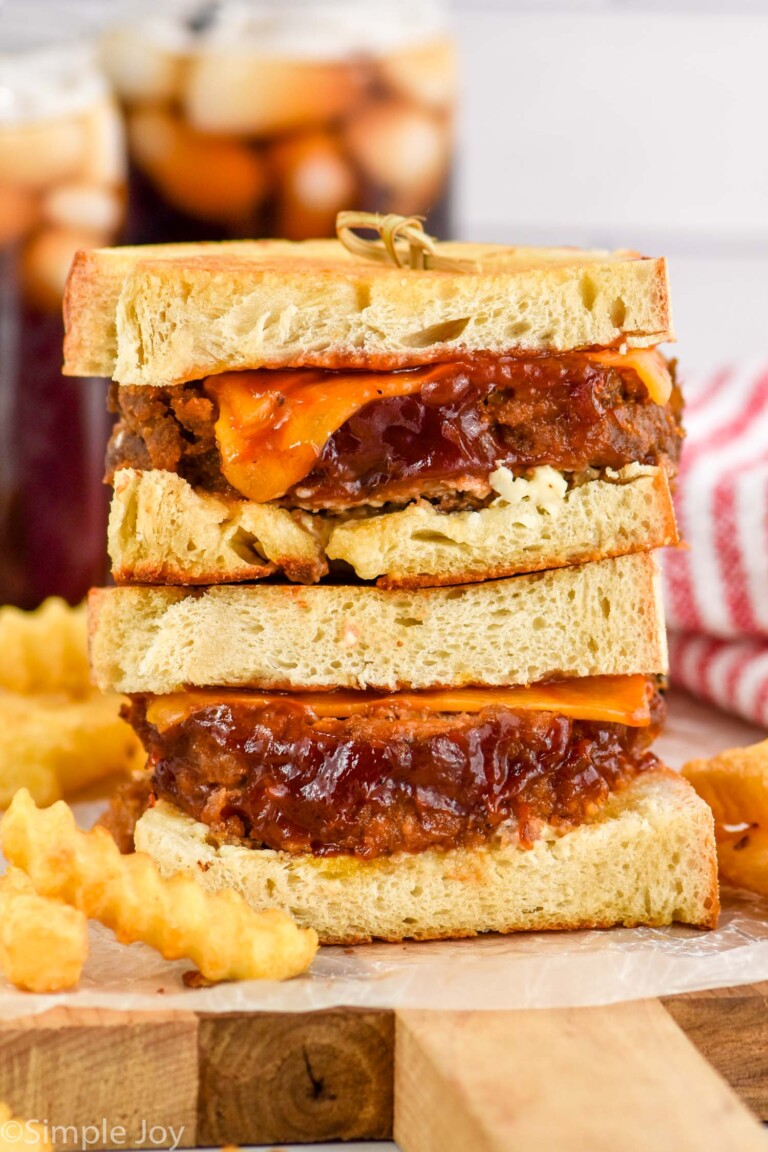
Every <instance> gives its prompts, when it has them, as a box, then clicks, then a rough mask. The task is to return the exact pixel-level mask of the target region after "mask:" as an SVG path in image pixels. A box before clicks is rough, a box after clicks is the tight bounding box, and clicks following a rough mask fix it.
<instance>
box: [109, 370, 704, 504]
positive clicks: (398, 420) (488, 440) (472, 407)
mask: <svg viewBox="0 0 768 1152" xmlns="http://www.w3.org/2000/svg"><path fill="white" fill-rule="evenodd" d="M111 405H112V408H113V410H114V411H115V412H117V413H118V414H119V421H118V423H117V424H116V426H115V429H114V432H113V435H112V439H111V441H110V444H109V449H108V454H107V477H108V479H111V477H112V476H113V474H114V472H115V471H116V470H117V469H118V468H122V467H130V468H137V469H140V470H144V469H165V470H167V471H171V472H177V473H179V474H180V475H182V476H183V477H184V479H186V480H187V481H189V483H190V484H192V486H193V487H195V488H198V489H201V490H203V491H206V492H213V493H217V494H221V495H228V496H238V495H239V493H237V492H235V491H234V490H233V489H232V488H231V487H230V485H229V484H228V482H227V481H226V479H225V477H224V476H223V474H222V471H221V459H220V456H219V451H218V447H217V444H216V438H215V434H214V424H215V421H216V419H217V416H218V412H217V407H216V402H215V399H214V398H213V396H211V395H208V394H207V393H206V391H205V385H204V382H196V383H192V384H185V385H180V386H178V387H173V388H143V387H126V386H122V387H118V386H113V388H112V393H111ZM681 408H682V403H681V399H680V394H679V391H678V390H677V388H675V389H674V390H673V393H672V397H671V399H670V402H669V403H668V404H666V405H659V404H656V403H654V402H653V401H652V400H651V399H650V397H649V395H648V391H647V389H646V387H645V385H644V384H643V383H642V381H641V380H640V378H639V376H638V375H637V374H636V372H635V371H634V370H633V369H630V368H616V367H612V366H608V365H605V364H599V363H596V362H594V361H591V360H589V358H587V357H585V356H580V355H578V354H566V355H562V356H539V357H529V358H526V359H521V358H514V357H491V356H484V357H483V356H479V357H475V358H473V359H472V360H465V361H458V362H457V363H456V364H455V371H454V372H453V373H451V374H450V375H449V376H447V377H445V378H443V379H440V380H437V381H434V382H433V383H428V384H425V386H424V387H423V388H422V390H421V391H420V392H419V393H416V394H414V395H410V396H397V397H382V398H381V399H377V400H372V401H371V402H370V403H368V404H366V405H365V406H364V407H363V408H361V409H360V411H359V412H357V413H356V414H355V415H354V416H352V417H351V418H350V419H349V420H347V421H346V423H344V424H343V425H342V426H341V427H340V428H339V429H338V431H337V432H335V433H334V434H333V435H332V436H331V437H330V438H329V439H328V441H327V442H326V444H325V447H324V448H323V450H322V452H321V454H320V456H319V458H318V459H317V461H316V463H315V465H314V467H313V468H312V470H311V471H310V472H309V474H308V475H307V476H305V477H304V478H303V479H302V480H301V481H300V482H299V483H297V484H296V485H294V487H293V488H291V489H289V491H288V492H287V493H286V494H285V495H284V496H283V498H282V499H281V500H280V501H279V502H280V503H282V504H284V505H285V506H287V507H291V508H296V507H300V508H306V509H309V510H313V511H316V510H322V509H329V510H333V511H336V510H340V509H343V508H350V507H354V506H356V505H365V504H376V505H382V504H395V505H398V504H406V503H408V502H410V501H411V500H413V499H414V498H416V497H422V498H426V499H431V500H433V501H435V502H436V504H437V505H438V506H439V507H441V508H443V509H444V510H449V509H453V508H461V507H477V506H479V505H481V504H482V503H483V502H484V501H485V500H487V499H488V498H489V496H490V495H491V494H492V491H491V487H490V485H489V482H488V477H489V475H490V473H491V472H493V471H494V470H495V469H496V468H497V467H499V466H500V465H504V466H505V467H507V468H509V469H510V471H512V472H513V473H514V474H515V475H520V474H523V473H525V472H527V471H529V470H530V469H531V468H534V467H536V466H537V465H544V464H548V465H551V466H552V467H553V468H556V469H557V470H558V471H562V472H567V473H577V474H580V473H583V472H585V471H586V470H588V469H597V470H598V471H602V470H604V469H606V468H614V469H619V468H622V467H623V466H624V465H626V464H630V463H633V462H638V463H642V464H661V465H663V466H665V467H667V468H668V469H669V470H670V471H671V472H672V471H674V469H675V466H676V463H677V459H678V456H679V451H680V445H681V440H682V430H681V424H680V415H681Z"/></svg>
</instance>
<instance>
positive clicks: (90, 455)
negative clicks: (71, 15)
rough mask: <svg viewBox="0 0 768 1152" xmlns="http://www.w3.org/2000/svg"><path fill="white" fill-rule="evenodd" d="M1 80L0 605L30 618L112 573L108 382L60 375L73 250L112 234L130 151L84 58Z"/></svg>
mask: <svg viewBox="0 0 768 1152" xmlns="http://www.w3.org/2000/svg"><path fill="white" fill-rule="evenodd" d="M4 69H6V70H7V69H10V71H9V72H8V74H7V75H6V71H4ZM14 69H15V71H14ZM37 69H39V73H38V71H36V70H37ZM89 69H90V71H89ZM0 83H2V84H3V86H4V87H5V88H6V91H9V92H11V94H12V96H13V100H14V101H15V105H12V106H10V108H9V109H8V110H7V111H8V114H7V115H6V116H4V117H0V603H5V604H15V605H17V606H19V607H22V608H34V607H36V606H37V605H38V604H40V603H41V601H42V600H44V599H45V598H46V597H47V596H50V595H59V596H63V597H64V598H65V599H67V600H68V601H69V602H70V603H76V602H78V601H80V600H82V599H83V597H84V596H85V594H86V592H87V591H88V588H89V587H91V585H93V584H98V583H103V581H104V579H105V577H106V572H107V559H106V524H107V509H108V491H107V489H106V488H105V486H104V485H103V483H102V464H103V455H104V450H105V445H106V441H107V438H108V435H109V428H110V421H109V417H108V415H107V413H106V411H105V399H106V381H102V380H77V379H68V378H65V377H63V376H62V373H61V363H62V339H63V335H64V328H63V320H62V315H61V306H62V295H63V290H64V282H65V279H66V276H67V272H68V270H69V266H70V264H71V261H72V258H73V256H74V254H75V252H76V251H77V250H78V249H81V248H88V247H97V246H100V245H106V244H110V243H113V242H114V241H115V239H116V238H117V233H118V229H119V226H120V223H121V219H122V214H123V198H124V190H123V183H124V155H123V151H122V143H123V141H122V134H121V128H120V122H119V118H118V114H117V112H116V109H115V108H114V107H113V105H112V104H111V102H110V100H109V98H108V96H107V95H106V88H105V85H104V83H103V81H101V80H100V79H99V76H98V73H96V72H94V71H93V70H92V64H90V62H88V61H87V60H86V59H82V58H80V57H78V58H76V59H70V58H69V57H68V56H67V54H66V53H65V52H63V51H62V55H61V58H59V56H58V55H57V56H56V57H55V62H54V59H53V57H52V56H51V55H50V54H47V55H46V58H45V60H41V58H40V57H39V56H38V55H37V54H29V55H28V56H20V57H19V58H17V59H16V60H15V61H14V62H13V63H12V64H9V65H7V64H5V63H4V62H0Z"/></svg>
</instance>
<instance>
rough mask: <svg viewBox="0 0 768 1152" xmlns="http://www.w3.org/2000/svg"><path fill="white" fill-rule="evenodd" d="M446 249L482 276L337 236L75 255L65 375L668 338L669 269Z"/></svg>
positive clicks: (423, 359)
mask: <svg viewBox="0 0 768 1152" xmlns="http://www.w3.org/2000/svg"><path fill="white" fill-rule="evenodd" d="M440 250H441V251H442V252H443V253H444V254H446V255H448V256H449V257H451V258H453V259H459V260H464V261H467V262H468V263H474V264H476V265H477V267H478V270H477V271H472V270H470V271H467V272H464V273H450V272H444V271H412V270H410V269H409V270H401V269H395V268H391V267H386V266H384V265H381V264H376V263H374V262H372V261H368V260H365V259H362V258H358V257H353V256H351V255H350V254H349V253H348V252H347V251H346V250H345V249H343V248H342V247H341V245H339V244H338V242H337V241H333V240H326V241H304V242H302V243H299V244H290V243H288V242H287V241H261V242H259V241H242V242H232V243H228V244H223V245H220V246H216V247H212V246H211V245H205V246H200V247H199V248H198V249H197V252H198V253H199V254H198V255H195V248H194V246H190V245H182V246H180V247H179V248H175V247H174V246H172V245H168V246H159V247H151V248H146V249H144V250H142V249H123V250H121V249H100V250H95V251H93V252H90V253H88V254H84V253H80V254H79V255H78V256H77V258H76V260H75V262H74V265H73V268H72V272H71V274H70V279H69V283H68V286H67V292H66V296H65V319H66V327H67V334H66V339H65V369H64V370H65V373H66V374H68V375H84V374H86V373H88V374H92V375H104V376H113V378H114V379H116V380H118V381H120V382H121V383H126V384H148V385H152V384H155V385H166V384H172V383H182V382H184V381H188V380H194V379H197V378H200V377H202V376H206V375H209V374H211V373H216V372H221V371H224V370H228V369H241V368H257V367H303V366H320V367H339V366H346V367H360V368H363V367H365V368H371V369H381V368H395V367H406V366H413V365H417V364H425V363H430V362H433V361H435V360H445V359H451V358H452V357H458V356H461V355H465V354H471V353H473V352H477V351H489V352H494V353H499V354H501V353H504V354H511V355H515V354H521V353H528V354H530V353H531V352H542V351H545V350H554V351H566V350H570V349H581V348H593V347H614V346H618V345H621V344H624V343H626V344H628V345H630V346H635V347H644V346H648V345H654V344H658V343H660V342H661V341H664V340H667V339H671V338H673V333H672V322H671V316H670V309H669V290H668V283H667V270H666V263H665V261H664V260H663V259H650V258H646V257H638V256H637V254H635V253H629V252H615V253H606V252H584V251H580V250H578V249H537V248H504V247H501V246H498V245H478V244H461V243H447V244H444V245H441V246H440Z"/></svg>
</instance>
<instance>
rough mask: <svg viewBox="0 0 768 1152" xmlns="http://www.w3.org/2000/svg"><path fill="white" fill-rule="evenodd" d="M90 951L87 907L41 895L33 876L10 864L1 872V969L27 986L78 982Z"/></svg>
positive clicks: (37, 988)
mask: <svg viewBox="0 0 768 1152" xmlns="http://www.w3.org/2000/svg"><path fill="white" fill-rule="evenodd" d="M87 957H88V921H87V920H86V918H85V916H84V915H83V913H82V912H79V911H78V910H77V909H76V908H71V907H70V906H69V904H61V903H59V901H58V900H47V899H46V898H45V897H44V896H38V894H37V892H36V891H35V889H34V886H33V884H32V881H31V880H30V879H29V877H28V876H25V875H24V873H23V872H19V871H18V869H16V868H11V869H9V870H8V872H6V873H5V875H4V876H2V877H0V970H1V971H2V972H3V975H4V976H6V978H7V979H8V980H10V982H11V984H15V985H16V987H17V988H23V989H24V990H25V991H28V992H63V991H64V990H65V989H66V988H74V986H75V985H76V984H77V982H78V980H79V979H80V974H81V972H82V970H83V965H84V964H85V961H86V959H87Z"/></svg>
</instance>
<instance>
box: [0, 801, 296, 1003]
mask: <svg viewBox="0 0 768 1152" xmlns="http://www.w3.org/2000/svg"><path fill="white" fill-rule="evenodd" d="M0 834H1V836H2V847H3V851H4V853H5V855H6V857H7V859H8V860H10V862H11V863H12V864H14V865H15V866H16V867H18V868H21V869H23V871H24V872H26V873H27V875H28V876H29V878H30V880H31V881H32V883H33V884H34V886H35V889H36V890H37V891H38V892H39V893H40V895H41V896H49V897H53V898H54V899H58V900H64V901H66V903H68V904H71V905H73V907H75V908H79V909H80V910H81V911H82V912H84V913H85V914H86V916H88V917H89V918H90V919H94V920H99V921H101V923H102V924H105V925H106V926H107V927H108V928H111V929H112V930H113V932H114V933H115V935H116V936H117V938H118V940H120V941H121V942H122V943H125V944H128V943H132V942H133V941H136V940H141V941H143V942H144V943H145V944H149V945H151V947H153V948H156V949H157V951H158V952H160V953H161V955H162V956H164V957H165V958H166V959H167V960H178V959H180V958H181V957H187V958H188V959H189V960H191V961H192V963H193V964H195V965H196V967H197V968H199V970H200V971H201V972H202V974H203V976H205V977H206V978H207V979H208V980H214V981H218V980H285V979H287V978H288V977H291V976H298V975H299V974H300V973H301V972H304V971H306V969H307V968H308V967H309V965H310V964H311V963H312V958H313V957H314V955H315V952H316V951H317V933H315V932H314V931H312V930H311V929H306V928H304V929H303V928H299V927H298V926H297V925H296V924H295V923H294V922H293V920H291V918H290V916H288V915H286V914H285V913H284V912H279V911H277V910H276V909H271V910H269V911H265V912H254V911H253V909H251V908H249V907H248V905H247V904H246V903H245V901H244V900H243V899H242V897H241V896H239V895H238V894H237V893H236V892H233V891H230V890H225V891H223V892H217V893H211V892H206V891H205V890H204V889H203V888H201V887H200V886H199V885H198V884H197V882H196V881H195V880H194V879H193V878H192V877H189V876H181V875H179V876H172V877H170V879H167V880H166V879H164V878H163V877H161V876H160V873H159V872H158V870H157V868H156V866H155V864H154V861H153V860H152V859H151V858H150V857H149V856H147V855H145V854H144V853H141V852H137V853H136V854H135V855H133V856H121V855H120V852H119V850H118V847H117V845H116V844H115V842H114V840H113V839H112V837H111V836H110V835H109V833H108V832H107V831H106V830H105V829H103V828H94V829H93V830H92V831H91V832H81V831H80V830H79V829H77V828H76V827H75V820H74V816H73V815H72V812H71V810H70V809H69V808H68V807H67V805H66V804H64V803H62V802H61V801H59V802H58V803H57V804H54V805H53V806H52V807H51V808H47V809H45V810H41V809H38V808H37V807H36V806H35V803H34V801H33V800H32V797H31V796H30V794H29V792H27V791H26V789H22V790H21V791H20V792H17V793H16V795H15V797H14V799H13V803H12V804H11V806H10V808H9V809H8V811H7V813H6V815H5V817H4V819H3V823H2V829H1V832H0Z"/></svg>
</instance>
